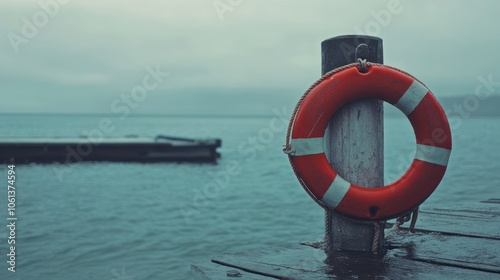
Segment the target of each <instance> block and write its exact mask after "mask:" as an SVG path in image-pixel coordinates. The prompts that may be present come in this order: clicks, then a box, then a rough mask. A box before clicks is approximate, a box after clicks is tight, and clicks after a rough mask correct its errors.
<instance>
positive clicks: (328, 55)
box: [321, 35, 384, 74]
mask: <svg viewBox="0 0 500 280" xmlns="http://www.w3.org/2000/svg"><path fill="white" fill-rule="evenodd" d="M321 53H322V65H321V66H322V69H321V70H322V74H325V73H327V72H329V71H331V70H333V69H335V68H338V67H340V66H344V65H346V64H350V63H354V62H356V60H357V58H362V59H366V60H367V61H370V62H375V63H380V64H383V63H384V58H383V48H382V39H381V38H379V37H374V36H365V35H342V36H336V37H332V38H330V39H326V40H324V41H323V42H321ZM356 55H358V56H356Z"/></svg>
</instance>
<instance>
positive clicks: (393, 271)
mask: <svg viewBox="0 0 500 280" xmlns="http://www.w3.org/2000/svg"><path fill="white" fill-rule="evenodd" d="M497 201H498V202H500V200H497V199H490V200H487V201H485V202H486V203H475V204H470V205H465V206H452V207H440V208H438V209H423V210H422V211H421V214H420V215H419V222H418V223H417V229H416V231H417V232H416V233H415V234H411V233H410V234H407V235H399V234H397V233H395V232H394V231H391V230H388V231H387V238H386V248H387V251H386V252H385V254H382V255H372V254H369V253H368V254H367V253H353V252H335V253H334V254H333V255H332V256H328V257H327V255H326V254H325V253H324V251H323V249H322V248H319V247H321V246H315V245H314V244H310V246H304V245H291V246H288V247H285V248H264V249H258V250H251V251H248V252H242V253H238V254H225V255H223V256H220V257H217V258H214V259H213V260H212V261H213V262H214V263H216V264H218V265H215V264H213V265H212V266H210V267H206V268H207V269H205V270H203V273H204V275H211V276H210V277H208V278H203V279H226V277H227V276H225V277H221V276H220V275H225V273H226V272H227V270H228V269H239V270H241V271H244V272H245V273H246V274H245V276H247V277H249V276H250V275H255V276H256V277H261V278H262V277H264V278H263V279H269V278H275V279H308V280H326V279H417V280H418V279H500V203H498V202H497ZM316 245H317V244H316ZM266 277H269V278H266ZM261 278H256V279H261ZM243 279H246V278H243ZM248 279H251V278H248Z"/></svg>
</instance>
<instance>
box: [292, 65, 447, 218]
mask: <svg viewBox="0 0 500 280" xmlns="http://www.w3.org/2000/svg"><path fill="white" fill-rule="evenodd" d="M365 98H375V99H380V100H383V101H386V102H388V103H390V104H392V105H394V106H395V107H397V108H398V109H399V110H401V111H402V112H403V113H404V114H405V115H406V116H407V117H408V119H409V121H410V123H411V125H412V126H413V129H414V132H415V137H416V143H417V148H416V155H415V158H414V160H413V162H412V164H411V166H410V167H409V169H408V170H407V171H406V173H405V174H404V175H403V176H402V177H401V178H400V179H398V180H397V181H395V182H394V183H391V184H389V185H386V186H383V187H380V188H363V187H361V186H357V185H354V184H351V183H349V182H347V181H346V180H344V179H343V178H342V177H340V176H339V175H338V174H337V172H336V171H335V170H334V169H333V168H332V167H331V165H330V164H329V162H328V160H327V158H326V155H325V152H324V147H323V145H324V143H323V137H324V134H325V129H326V127H327V124H328V121H329V120H330V118H331V117H332V116H333V114H334V113H335V112H336V111H337V110H338V109H340V108H341V107H342V106H343V105H345V104H347V103H349V102H351V101H354V100H356V99H365ZM288 131H289V133H288V135H287V146H286V147H285V149H286V152H287V154H288V155H289V158H290V163H291V164H292V167H293V169H294V172H295V174H296V176H297V178H298V179H299V182H300V183H301V184H302V186H303V187H304V189H305V190H306V191H307V192H308V193H309V194H310V195H311V197H312V198H313V199H314V200H316V201H317V202H318V203H319V204H320V205H321V206H323V207H326V208H328V209H332V210H334V211H336V212H339V213H340V214H343V215H346V216H350V217H353V218H357V219H363V220H384V219H390V218H395V217H398V216H399V215H401V214H404V213H406V212H408V211H410V210H411V209H413V208H414V207H416V206H418V205H420V204H421V203H422V202H424V201H425V199H427V197H429V196H430V195H431V193H432V192H433V191H434V190H435V189H436V187H437V186H438V184H439V183H440V182H441V179H442V178H443V176H444V174H445V171H446V167H447V164H448V160H449V157H450V153H451V146H452V144H451V142H452V141H451V131H450V126H449V124H448V119H447V118H446V115H445V113H444V110H443V109H442V108H441V105H440V104H439V103H438V101H437V100H436V98H435V97H434V95H433V94H432V93H431V92H430V91H429V89H428V88H427V87H426V86H425V85H423V84H422V83H421V82H419V81H418V80H416V79H415V78H414V77H413V76H411V75H409V74H407V73H405V72H402V71H401V70H398V69H395V68H392V67H388V66H384V65H380V64H370V67H369V68H368V69H367V71H366V72H361V71H359V70H358V67H357V65H356V64H352V65H349V66H346V67H344V68H342V69H339V70H335V71H332V72H331V73H329V74H326V75H325V76H323V77H322V79H320V80H319V81H317V82H316V83H315V84H314V85H313V86H311V88H310V89H309V90H308V91H307V92H306V93H305V94H304V96H303V97H302V99H301V101H299V104H297V107H296V109H295V111H294V114H293V116H292V120H291V121H290V125H289V130H288Z"/></svg>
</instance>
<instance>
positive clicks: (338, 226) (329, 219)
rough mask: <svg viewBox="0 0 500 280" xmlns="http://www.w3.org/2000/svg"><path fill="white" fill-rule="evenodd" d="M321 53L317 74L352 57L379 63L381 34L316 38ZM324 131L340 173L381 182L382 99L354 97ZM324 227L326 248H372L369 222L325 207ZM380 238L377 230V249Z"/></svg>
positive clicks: (371, 183) (328, 152)
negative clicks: (320, 62)
mask: <svg viewBox="0 0 500 280" xmlns="http://www.w3.org/2000/svg"><path fill="white" fill-rule="evenodd" d="M361 44H365V45H364V46H360V45H361ZM358 46H360V47H359V48H358ZM356 49H357V51H356ZM321 53H322V74H325V73H327V72H328V71H330V70H333V69H335V68H337V67H340V66H343V65H346V64H349V63H353V62H355V60H356V58H363V59H367V61H370V62H376V63H383V52H382V39H380V38H377V37H370V36H358V35H348V36H339V37H334V38H331V39H328V40H325V41H323V42H322V43H321ZM325 135H326V136H325V142H326V155H327V157H328V160H329V161H330V164H331V165H332V166H333V167H334V168H335V170H337V172H338V174H339V175H340V176H342V177H343V178H345V179H346V180H347V181H349V182H351V183H354V184H357V185H360V186H364V187H368V188H374V187H380V186H383V185H384V123H383V102H382V101H379V100H358V101H355V102H352V103H350V104H347V105H346V106H344V107H343V108H342V109H341V110H340V111H338V112H337V113H336V114H335V115H334V116H333V117H332V119H331V120H330V122H329V124H328V128H327V130H326V132H325ZM325 228H326V238H325V239H326V241H327V242H326V245H327V251H331V250H334V251H338V250H345V251H366V252H368V251H372V245H373V236H374V233H375V230H374V227H373V226H372V225H366V224H359V223H353V222H351V221H349V220H347V219H345V218H343V217H342V216H340V215H338V214H336V213H334V212H333V211H328V210H327V211H326V217H325ZM383 240H384V236H383V230H382V236H381V238H380V243H379V246H378V248H381V247H382V246H381V244H382V243H383Z"/></svg>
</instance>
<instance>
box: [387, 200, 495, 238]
mask: <svg viewBox="0 0 500 280" xmlns="http://www.w3.org/2000/svg"><path fill="white" fill-rule="evenodd" d="M389 225H391V224H389ZM402 228H406V227H404V226H403V227H402ZM416 229H417V231H420V232H440V233H443V234H449V235H464V236H471V237H483V238H491V239H496V240H500V204H495V203H491V202H490V203H473V204H469V205H462V206H456V207H442V208H433V209H425V208H424V209H422V210H421V211H419V215H418V221H417V225H416Z"/></svg>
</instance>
